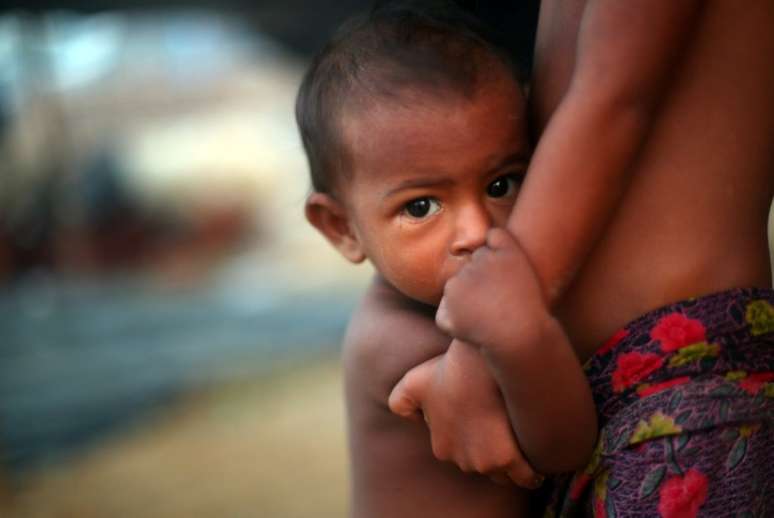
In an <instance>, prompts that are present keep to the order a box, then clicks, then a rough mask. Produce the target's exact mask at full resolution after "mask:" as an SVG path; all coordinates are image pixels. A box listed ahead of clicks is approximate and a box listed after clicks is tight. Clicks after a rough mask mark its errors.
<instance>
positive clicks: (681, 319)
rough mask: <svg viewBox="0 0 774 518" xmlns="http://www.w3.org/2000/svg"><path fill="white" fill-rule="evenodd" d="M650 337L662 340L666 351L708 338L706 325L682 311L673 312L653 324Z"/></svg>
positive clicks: (662, 348) (662, 345)
mask: <svg viewBox="0 0 774 518" xmlns="http://www.w3.org/2000/svg"><path fill="white" fill-rule="evenodd" d="M650 337H651V338H652V339H654V340H658V341H660V342H661V350H662V351H664V352H671V351H676V350H678V349H681V348H683V347H685V346H686V345H691V344H695V343H697V342H703V341H704V340H706V338H707V332H706V329H704V325H703V324H702V323H701V322H699V321H698V320H694V319H692V318H688V317H686V316H685V315H683V314H682V313H671V314H669V315H667V316H665V317H662V318H661V320H659V321H658V323H656V325H655V326H653V329H651V330H650Z"/></svg>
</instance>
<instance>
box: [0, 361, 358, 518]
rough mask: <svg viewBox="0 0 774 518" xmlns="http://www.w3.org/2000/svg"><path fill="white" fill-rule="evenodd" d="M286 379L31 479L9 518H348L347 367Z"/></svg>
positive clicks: (201, 406) (172, 418) (330, 366)
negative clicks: (344, 398)
mask: <svg viewBox="0 0 774 518" xmlns="http://www.w3.org/2000/svg"><path fill="white" fill-rule="evenodd" d="M283 371H284V372H282V373H275V374H272V375H270V376H268V377H266V378H263V379H261V380H259V381H251V382H240V383H234V384H231V385H229V386H225V387H218V388H217V389H213V390H211V391H208V392H206V393H204V394H198V395H195V396H191V397H189V398H186V399H185V400H184V401H183V402H182V403H180V404H179V405H177V406H175V407H174V408H172V409H170V410H168V411H167V412H165V413H163V414H162V415H160V416H158V418H156V419H151V420H149V422H150V424H148V423H146V424H144V425H143V426H142V427H139V428H136V429H135V430H132V431H127V432H124V433H122V434H121V436H120V437H113V438H112V439H110V440H109V441H107V442H105V443H103V444H101V445H99V446H98V447H95V448H93V449H91V450H90V451H89V452H88V453H86V454H84V455H82V456H80V457H78V458H77V459H73V460H71V461H67V462H64V463H62V464H59V465H57V466H55V467H52V468H48V469H46V470H44V471H41V472H38V473H36V474H34V475H32V476H30V477H28V478H27V479H26V480H25V481H23V484H22V486H21V488H19V489H17V490H16V491H14V492H13V493H12V494H11V495H10V498H9V499H8V500H9V501H10V504H8V503H6V505H4V506H3V507H5V509H4V510H3V509H2V508H0V516H3V517H5V516H9V517H12V518H49V517H51V518H60V517H61V518H96V517H99V518H102V517H111V518H121V517H132V518H133V517H143V518H146V517H147V518H154V517H164V518H176V517H218V518H220V517H259V518H302V517H303V518H306V517H315V518H327V517H331V518H333V517H336V518H341V517H344V516H346V514H347V492H348V480H347V476H348V475H347V459H346V445H345V428H344V411H343V403H342V398H341V372H340V368H339V365H338V363H337V362H336V361H335V360H325V361H321V362H318V363H314V364H311V365H304V366H301V367H293V368H284V369H283ZM1 501H2V499H0V502H1Z"/></svg>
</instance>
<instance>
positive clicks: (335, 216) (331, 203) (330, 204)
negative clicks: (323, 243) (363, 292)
mask: <svg viewBox="0 0 774 518" xmlns="http://www.w3.org/2000/svg"><path fill="white" fill-rule="evenodd" d="M304 211H305V213H306V219H307V221H309V223H311V224H312V226H313V227H314V228H316V229H317V230H319V231H320V233H321V234H322V235H324V236H325V237H326V239H328V241H330V243H331V244H332V245H333V246H334V247H336V249H337V250H338V251H339V252H341V255H343V256H344V257H346V258H347V260H349V261H351V262H353V263H362V262H363V261H364V260H365V258H366V256H365V253H364V252H363V247H362V246H361V244H360V240H359V239H358V238H357V235H356V234H355V233H354V232H353V231H352V226H351V225H350V221H349V215H348V213H347V210H346V209H345V208H344V206H343V205H342V204H341V203H339V202H338V201H337V200H336V199H334V198H333V197H332V196H331V195H329V194H324V193H320V192H315V193H312V194H310V195H309V197H308V198H307V199H306V207H305V209H304Z"/></svg>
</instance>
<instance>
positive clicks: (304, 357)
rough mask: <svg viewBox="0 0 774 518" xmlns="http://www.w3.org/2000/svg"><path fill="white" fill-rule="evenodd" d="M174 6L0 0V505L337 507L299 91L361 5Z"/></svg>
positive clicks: (325, 283) (174, 509)
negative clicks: (316, 59)
mask: <svg viewBox="0 0 774 518" xmlns="http://www.w3.org/2000/svg"><path fill="white" fill-rule="evenodd" d="M136 4H140V5H139V6H138V5H136ZM168 4H169V3H167V4H164V3H161V2H127V4H126V5H122V3H121V2H112V3H106V5H103V6H102V7H95V4H94V3H85V2H84V3H83V5H82V6H81V5H79V4H78V3H77V2H74V3H73V4H72V5H71V6H69V7H68V8H51V9H45V10H37V11H32V10H30V9H23V8H22V9H18V10H4V11H0V168H1V169H0V516H9V515H10V516H20V517H21V516H31V517H49V516H51V517H59V516H62V517H84V518H88V517H107V516H110V517H118V516H127V517H149V516H159V517H167V516H169V517H177V516H181V517H182V516H186V517H187V516H212V517H221V516H230V517H231V516H262V517H294V516H299V517H301V516H304V517H307V516H308V517H325V516H331V517H340V516H344V515H345V513H346V499H347V478H346V477H347V473H346V450H345V439H344V421H343V409H342V402H341V397H340V394H339V392H340V371H339V367H338V363H337V361H336V357H337V352H338V347H339V343H340V340H341V334H342V331H343V329H344V326H345V325H346V321H347V318H348V314H349V313H350V311H351V309H352V307H353V305H354V303H355V300H356V298H357V295H358V293H359V292H360V291H361V289H362V286H363V284H364V282H365V281H366V280H367V278H368V276H369V272H368V267H361V268H355V267H352V266H350V265H348V264H347V263H345V262H344V261H343V260H341V259H340V258H339V257H338V256H336V255H335V253H334V252H333V251H332V250H331V249H330V248H329V247H328V246H327V245H326V244H325V243H324V241H323V240H322V239H321V238H319V237H318V236H317V235H316V234H314V233H313V232H312V230H311V229H310V228H309V227H308V225H307V224H306V223H305V221H304V220H303V217H302V203H303V199H304V196H305V194H306V192H307V189H308V186H309V182H308V180H307V168H306V162H305V159H304V157H303V153H302V150H301V147H300V143H299V141H298V138H297V135H296V128H295V123H294V120H293V102H294V97H295V93H296V89H297V85H298V83H299V80H300V76H301V74H302V72H303V69H304V67H305V65H306V63H307V62H308V59H309V58H310V53H311V51H312V50H314V49H316V48H317V47H319V45H320V44H321V42H322V41H323V40H324V39H325V38H326V37H327V36H328V34H329V32H330V31H331V30H332V28H333V27H334V26H335V25H336V24H337V23H339V22H340V21H341V20H342V19H343V18H345V17H346V16H347V15H348V14H350V13H352V12H355V11H358V10H360V9H365V8H366V7H367V6H368V5H370V3H369V2H357V1H350V2H336V3H331V4H326V5H324V6H322V5H309V4H310V3H309V2H301V1H296V2H294V1H287V0H286V1H284V2H268V1H266V2H255V3H254V4H255V5H252V3H250V2H244V3H241V4H240V3H233V5H230V4H229V3H228V2H222V3H216V2H212V5H209V6H208V5H207V2H201V4H200V5H192V4H190V3H189V4H181V3H179V2H178V5H168ZM323 7H324V8H323Z"/></svg>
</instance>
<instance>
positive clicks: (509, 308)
mask: <svg viewBox="0 0 774 518" xmlns="http://www.w3.org/2000/svg"><path fill="white" fill-rule="evenodd" d="M445 293H446V294H447V295H448V296H447V297H445V298H444V300H445V304H444V306H443V308H442V309H441V310H439V312H438V317H437V321H438V323H439V325H441V326H442V327H443V328H444V329H445V330H447V331H449V332H450V333H451V334H452V335H454V336H457V337H459V338H460V339H462V340H465V341H466V342H469V343H473V344H477V345H478V346H480V349H481V353H483V356H484V358H485V360H486V362H487V364H488V368H489V369H490V370H491V372H492V373H493V375H494V378H495V380H496V382H497V385H498V386H499V389H500V391H501V392H502V395H503V397H504V400H505V404H506V407H507V411H508V415H509V417H510V422H511V423H512V425H513V430H514V431H515V433H516V436H517V438H518V443H519V445H520V447H521V449H522V450H523V451H524V454H525V456H526V457H527V459H528V460H529V461H530V464H531V465H532V466H533V467H534V468H535V469H537V470H538V471H540V472H543V473H557V472H563V471H571V470H575V469H580V468H582V467H583V465H584V464H585V462H586V461H587V460H588V458H589V456H590V454H591V450H592V448H593V445H594V441H595V439H596V434H597V428H596V412H595V409H594V402H593V400H592V398H591V391H590V389H589V387H588V383H587V381H586V377H585V375H584V373H583V370H582V369H581V366H580V363H579V361H578V358H577V357H576V355H575V352H574V350H573V348H572V346H571V344H570V343H569V341H568V339H567V336H566V335H565V333H564V331H563V330H562V328H561V326H560V325H559V323H558V322H557V321H556V320H555V319H554V318H553V317H552V316H551V315H550V313H549V311H548V308H547V307H546V305H545V303H544V302H543V297H542V295H541V286H540V283H539V281H538V279H537V277H536V276H535V274H534V272H533V271H532V268H531V266H530V265H529V262H528V260H527V257H526V255H525V254H524V252H523V251H522V250H521V248H520V247H519V246H518V244H517V243H516V241H515V240H514V239H513V237H512V236H510V234H508V232H506V231H505V230H502V229H493V230H491V231H490V233H489V236H488V240H487V246H485V247H482V248H480V249H479V250H477V251H476V252H475V253H474V254H473V258H472V260H471V261H470V263H469V264H468V265H466V266H465V267H464V268H463V269H462V270H461V271H460V272H459V273H458V274H457V275H456V276H455V277H453V278H452V279H451V280H450V281H449V282H448V283H447V284H446V291H445ZM463 346H464V343H462V342H459V341H457V340H455V341H454V342H453V343H452V345H451V346H450V347H449V350H448V351H447V353H446V354H445V355H443V357H442V359H441V360H440V361H439V362H437V363H434V361H433V360H431V362H426V363H425V364H423V365H421V366H419V367H416V368H415V369H412V370H411V371H410V372H409V373H408V374H407V375H406V376H405V377H404V378H403V380H402V381H401V383H400V384H399V385H398V386H397V387H396V388H395V390H394V391H393V394H392V395H391V398H390V401H391V407H392V409H393V411H394V412H396V413H398V414H401V415H406V414H409V413H410V412H411V411H413V409H414V408H413V407H416V406H421V408H422V409H423V411H424V412H425V414H426V415H428V416H429V417H430V419H429V421H430V422H429V426H430V430H431V433H432V435H433V443H434V444H440V445H443V446H444V448H442V449H441V450H440V451H436V454H438V455H439V457H441V458H447V459H450V460H453V461H454V462H455V463H456V464H458V465H462V464H464V463H465V462H466V459H467V458H468V457H470V456H471V455H472V456H482V455H491V453H490V452H489V450H492V449H497V448H498V444H496V443H492V442H480V441H479V442H476V441H475V433H476V431H478V433H479V434H480V433H483V432H484V430H485V427H486V426H487V423H482V422H480V421H478V422H472V421H465V420H464V419H462V418H461V417H460V415H459V414H460V409H464V408H465V407H466V406H467V405H469V404H475V401H471V399H472V396H471V395H470V392H471V391H475V390H476V388H475V384H476V383H478V382H479V381H478V379H477V376H475V375H470V373H471V370H472V369H481V368H487V366H486V365H485V366H483V367H482V366H480V365H476V364H474V362H472V361H471V355H470V354H467V353H466V348H467V349H470V348H471V347H473V346H470V345H467V346H464V347H463ZM477 352H478V351H477ZM447 371H449V372H452V373H455V372H460V371H461V372H467V373H469V375H468V376H448V375H445V372H447ZM415 402H416V403H415ZM463 415H464V413H463ZM436 450H438V448H436Z"/></svg>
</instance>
